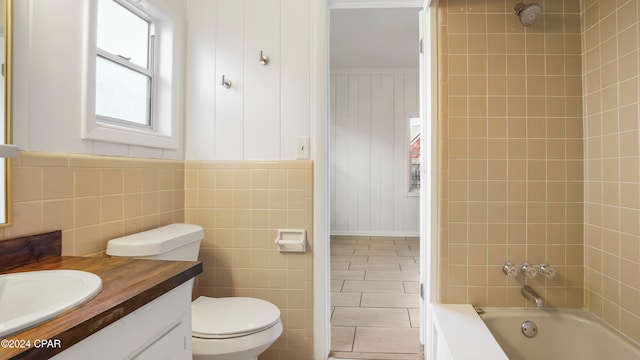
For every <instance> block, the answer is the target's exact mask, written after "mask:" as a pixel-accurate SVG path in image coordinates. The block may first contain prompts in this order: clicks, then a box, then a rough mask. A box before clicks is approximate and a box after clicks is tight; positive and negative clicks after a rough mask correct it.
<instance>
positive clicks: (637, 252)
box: [583, 0, 640, 341]
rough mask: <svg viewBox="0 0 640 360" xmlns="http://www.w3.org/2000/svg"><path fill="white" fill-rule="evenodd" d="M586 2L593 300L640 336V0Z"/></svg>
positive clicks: (589, 285)
mask: <svg viewBox="0 0 640 360" xmlns="http://www.w3.org/2000/svg"><path fill="white" fill-rule="evenodd" d="M584 6H585V8H584V23H583V46H584V51H583V56H584V84H585V91H584V92H585V170H586V171H585V190H586V191H585V196H586V199H585V207H586V208H585V210H586V212H585V223H586V224H585V250H586V256H585V271H586V283H585V287H586V301H585V305H586V306H587V307H588V308H589V310H590V311H592V312H593V313H594V314H596V315H598V316H599V317H601V318H603V319H604V320H605V321H607V322H608V323H609V324H611V325H612V326H614V327H615V328H617V329H619V330H621V331H622V332H624V333H625V334H626V335H628V336H630V337H631V338H633V339H634V340H636V341H640V175H639V172H640V171H639V166H640V157H639V154H640V152H639V149H638V135H639V133H638V94H639V91H638V85H639V79H638V72H639V70H638V66H639V61H638V56H639V53H638V48H639V44H638V39H639V38H640V36H639V30H640V29H639V20H640V6H639V5H638V2H637V1H636V0H627V1H609V0H602V1H597V0H585V1H584Z"/></svg>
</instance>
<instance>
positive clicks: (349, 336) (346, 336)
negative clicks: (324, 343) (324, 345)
mask: <svg viewBox="0 0 640 360" xmlns="http://www.w3.org/2000/svg"><path fill="white" fill-rule="evenodd" d="M355 333H356V328H355V327H353V326H332V327H331V349H332V350H334V351H352V350H353V337H354V336H355Z"/></svg>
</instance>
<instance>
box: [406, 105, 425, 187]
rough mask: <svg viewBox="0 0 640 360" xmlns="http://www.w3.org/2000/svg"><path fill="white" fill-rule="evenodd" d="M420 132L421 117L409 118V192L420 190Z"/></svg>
mask: <svg viewBox="0 0 640 360" xmlns="http://www.w3.org/2000/svg"><path fill="white" fill-rule="evenodd" d="M421 133H422V123H421V119H420V118H417V117H412V118H409V193H410V194H418V193H419V191H420V135H421Z"/></svg>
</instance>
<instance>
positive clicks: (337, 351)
mask: <svg viewBox="0 0 640 360" xmlns="http://www.w3.org/2000/svg"><path fill="white" fill-rule="evenodd" d="M419 256H420V255H419V239H418V238H417V237H369V236H332V237H331V306H332V308H331V311H332V314H331V353H332V356H333V357H335V358H343V359H385V360H419V359H423V355H422V352H423V351H422V345H421V344H420V340H419V331H420V329H419V323H418V320H419V312H420V311H419V297H418V292H419V282H418V280H419V279H418V266H419Z"/></svg>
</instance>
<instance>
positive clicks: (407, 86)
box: [327, 7, 423, 359]
mask: <svg viewBox="0 0 640 360" xmlns="http://www.w3.org/2000/svg"><path fill="white" fill-rule="evenodd" d="M420 10H421V8H417V7H415V8H411V7H405V8H373V9H372V8H358V9H332V10H331V11H330V22H329V23H330V42H329V43H330V55H331V56H330V85H329V87H330V89H329V103H330V108H329V121H330V125H329V134H328V137H329V139H330V140H329V157H328V159H327V160H328V162H329V168H330V171H329V173H330V174H329V190H330V195H329V198H330V201H329V202H330V210H329V213H330V217H329V225H330V235H331V242H330V248H331V254H330V264H331V314H330V318H331V334H332V335H331V354H332V356H333V357H334V358H349V359H357V358H366V359H422V358H423V355H422V346H421V344H420V331H419V326H420V325H419V319H420V312H419V306H420V298H419V268H420V267H419V265H420V254H421V252H420V249H419V246H420V241H419V232H420V228H419V227H420V219H419V214H420V208H419V205H420V204H419V202H420V198H419V195H418V194H419V191H418V190H419V177H417V176H416V174H419V173H420V172H419V171H417V170H416V167H415V165H416V164H415V162H416V156H415V154H416V146H418V149H419V144H420V142H419V141H416V133H415V131H414V132H412V131H411V130H412V126H411V124H412V121H413V123H415V121H416V120H415V119H416V117H417V116H419V115H418V114H419V111H420V109H419V107H420V90H419V88H420V86H419V52H418V43H419V17H418V14H419V11H420ZM412 119H413V120H412ZM413 128H414V130H415V126H414V127H413ZM412 151H413V154H414V155H413V157H412ZM418 152H419V151H418Z"/></svg>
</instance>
